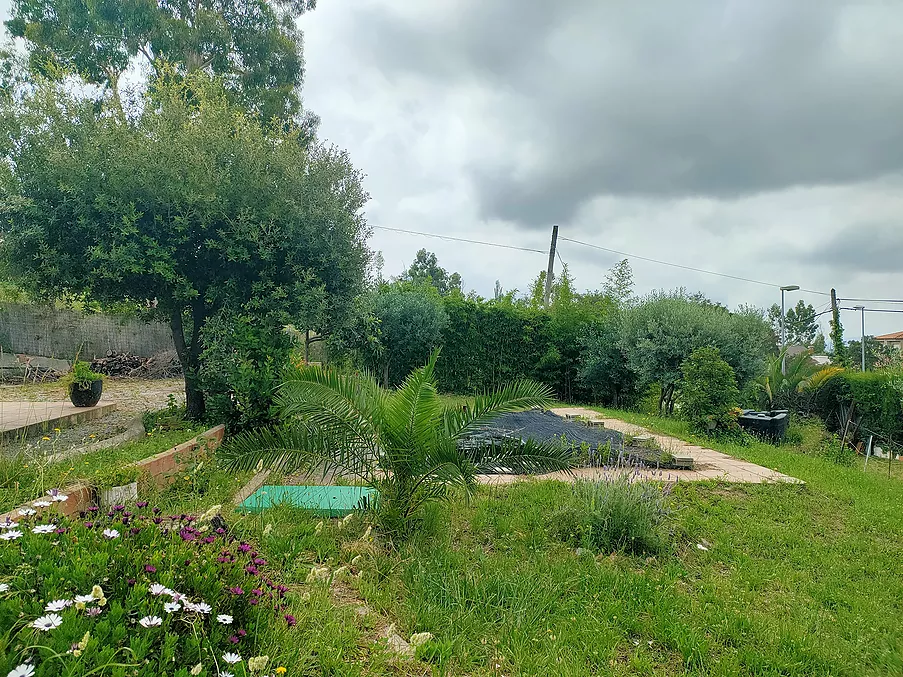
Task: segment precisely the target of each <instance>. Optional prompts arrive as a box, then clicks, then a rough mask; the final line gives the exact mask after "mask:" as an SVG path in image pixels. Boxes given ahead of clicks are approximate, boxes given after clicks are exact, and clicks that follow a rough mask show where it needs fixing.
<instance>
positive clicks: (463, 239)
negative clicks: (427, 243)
mask: <svg viewBox="0 0 903 677" xmlns="http://www.w3.org/2000/svg"><path fill="white" fill-rule="evenodd" d="M373 228H377V229H379V230H391V231H392V232H393V233H407V234H408V235H421V236H423V237H434V238H436V239H438V240H451V241H452V242H467V243H469V244H481V245H484V246H486V247H501V248H502V249H516V250H518V251H522V252H536V253H537V254H545V253H546V252H545V251H544V250H542V249H531V248H530V247H516V246H514V245H512V244H502V243H500V242H484V241H482V240H470V239H468V238H466V237H452V236H451V235H437V234H435V233H421V232H419V231H416V230H404V229H403V228H389V227H388V226H373Z"/></svg>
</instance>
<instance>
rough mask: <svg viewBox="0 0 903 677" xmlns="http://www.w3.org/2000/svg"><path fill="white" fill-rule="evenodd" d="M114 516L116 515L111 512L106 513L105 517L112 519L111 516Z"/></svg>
mask: <svg viewBox="0 0 903 677" xmlns="http://www.w3.org/2000/svg"><path fill="white" fill-rule="evenodd" d="M115 514H116V513H115V512H113V511H112V510H111V511H110V512H108V513H107V517H112V516H113V515H115Z"/></svg>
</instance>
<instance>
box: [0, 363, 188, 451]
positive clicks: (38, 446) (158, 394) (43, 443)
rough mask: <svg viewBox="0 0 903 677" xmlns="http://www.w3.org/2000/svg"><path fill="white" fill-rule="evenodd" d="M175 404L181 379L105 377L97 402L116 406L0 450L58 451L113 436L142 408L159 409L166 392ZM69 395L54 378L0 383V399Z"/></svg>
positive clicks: (34, 399)
mask: <svg viewBox="0 0 903 677" xmlns="http://www.w3.org/2000/svg"><path fill="white" fill-rule="evenodd" d="M170 394H172V395H173V396H174V397H175V398H176V402H177V403H178V404H182V403H183V402H184V401H185V393H184V382H183V381H182V379H181V378H178V379H153V380H145V379H134V378H108V379H106V381H104V384H103V398H102V399H101V402H116V410H115V411H114V412H112V413H110V414H107V415H106V416H104V417H103V418H99V419H95V420H93V421H87V422H85V423H82V424H80V425H76V426H73V427H69V428H62V429H60V431H59V432H56V431H53V432H50V433H47V434H46V436H47V437H50V440H44V439H43V437H44V436H45V434H43V433H37V434H35V435H31V436H29V437H28V438H27V439H26V440H23V441H15V442H9V443H7V444H5V445H3V446H0V454H5V455H15V454H18V453H26V454H34V453H41V454H58V453H61V452H66V451H69V450H71V449H74V448H76V447H82V446H84V445H86V444H91V443H94V442H99V441H101V440H105V439H109V438H111V437H115V436H116V435H119V434H121V433H123V432H125V431H126V429H127V428H128V427H129V424H130V423H132V421H134V420H135V418H136V417H137V416H140V415H141V414H143V413H144V412H145V411H153V410H156V409H162V408H163V407H165V406H166V405H167V402H168V400H169V395H170ZM67 399H69V396H68V394H67V393H66V390H65V388H64V387H63V386H62V385H60V384H59V383H56V382H48V383H37V384H21V385H3V386H0V401H3V402H13V401H31V402H56V401H65V400H67Z"/></svg>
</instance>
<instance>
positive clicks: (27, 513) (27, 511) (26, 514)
mask: <svg viewBox="0 0 903 677" xmlns="http://www.w3.org/2000/svg"><path fill="white" fill-rule="evenodd" d="M19 514H20V515H22V517H31V516H32V515H37V514H38V511H37V510H32V509H31V508H19Z"/></svg>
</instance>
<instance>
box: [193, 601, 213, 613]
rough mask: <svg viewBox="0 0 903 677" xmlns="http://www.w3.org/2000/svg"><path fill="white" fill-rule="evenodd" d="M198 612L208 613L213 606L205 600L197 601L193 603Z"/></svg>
mask: <svg viewBox="0 0 903 677" xmlns="http://www.w3.org/2000/svg"><path fill="white" fill-rule="evenodd" d="M194 606H195V608H196V610H197V612H198V613H202V614H209V613H210V612H211V611H213V607H212V606H210V605H209V604H207V602H198V603H197V604H195V605H194Z"/></svg>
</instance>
